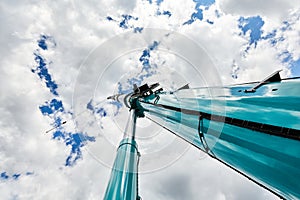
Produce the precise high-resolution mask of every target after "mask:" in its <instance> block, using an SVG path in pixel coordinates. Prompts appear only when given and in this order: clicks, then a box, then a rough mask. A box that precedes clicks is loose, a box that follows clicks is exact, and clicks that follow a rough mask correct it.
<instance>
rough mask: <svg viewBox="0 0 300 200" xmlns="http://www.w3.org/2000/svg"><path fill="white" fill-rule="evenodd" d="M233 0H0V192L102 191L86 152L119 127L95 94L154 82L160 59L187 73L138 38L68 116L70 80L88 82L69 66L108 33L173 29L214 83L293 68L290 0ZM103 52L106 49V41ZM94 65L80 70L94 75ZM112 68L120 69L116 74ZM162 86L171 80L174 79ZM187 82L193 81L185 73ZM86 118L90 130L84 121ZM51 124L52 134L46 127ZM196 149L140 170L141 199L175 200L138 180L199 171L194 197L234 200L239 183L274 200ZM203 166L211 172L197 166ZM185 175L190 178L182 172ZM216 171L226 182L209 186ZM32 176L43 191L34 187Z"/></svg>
mask: <svg viewBox="0 0 300 200" xmlns="http://www.w3.org/2000/svg"><path fill="white" fill-rule="evenodd" d="M234 2H235V1H233V0H220V1H215V0H189V1H182V2H181V1H170V0H157V1H155V0H136V1H132V2H130V3H129V2H128V3H124V2H121V1H118V0H115V1H111V2H105V1H103V2H97V3H95V2H94V1H86V2H79V1H66V2H60V3H59V2H56V3H55V2H35V1H32V2H31V1H29V2H28V3H26V4H25V3H19V4H16V5H14V4H13V3H11V2H10V1H3V2H1V3H0V10H1V13H3V15H2V16H1V17H0V20H1V22H2V24H3V26H4V27H5V28H4V29H3V30H1V31H0V35H1V37H0V38H1V39H0V41H1V44H3V45H1V47H0V49H1V53H2V55H3V59H2V60H1V73H0V74H1V75H0V80H1V81H2V82H1V87H0V88H1V94H4V95H2V97H1V98H0V101H1V107H0V110H1V112H0V113H1V121H0V141H1V142H0V143H1V145H0V146H1V147H0V162H1V164H0V198H1V199H35V198H36V199H39V198H42V197H49V198H55V199H65V198H66V197H67V199H68V198H70V199H74V198H79V199H94V198H96V197H99V196H102V195H103V192H104V190H105V186H106V183H107V180H108V175H109V168H107V165H109V164H107V163H104V164H103V163H102V164H101V161H97V158H95V157H96V156H94V155H93V154H97V153H99V154H100V153H103V152H104V154H105V151H106V150H105V149H101V144H102V143H101V142H102V138H105V137H106V135H103V133H108V132H109V133H110V134H109V136H107V138H108V140H112V141H113V142H112V143H118V141H119V138H120V137H121V134H122V130H118V129H117V125H115V123H116V122H115V121H114V120H116V119H118V120H121V121H124V123H125V121H126V120H127V115H126V114H124V111H123V110H122V109H124V107H123V106H122V105H120V104H119V103H116V102H109V101H108V102H104V103H103V102H101V100H102V99H105V98H106V97H107V94H109V93H110V92H111V91H115V92H128V91H130V90H131V87H130V86H131V85H132V84H134V83H136V84H138V85H140V84H142V83H145V82H147V81H150V82H151V81H155V80H157V79H158V77H159V76H161V74H162V71H164V70H166V69H164V67H165V68H167V70H170V71H172V72H174V71H175V72H177V73H179V74H182V75H184V74H185V73H188V66H184V65H183V62H182V63H181V62H177V60H176V59H175V57H174V55H166V56H163V53H164V52H163V51H161V50H160V47H161V40H162V38H161V37H157V38H155V37H154V38H155V39H153V40H150V41H148V40H147V39H145V43H144V44H142V45H141V46H140V48H138V49H135V50H134V51H133V52H131V53H124V58H120V59H121V60H122V59H123V60H122V61H124V62H123V63H124V65H123V66H119V70H115V71H113V72H111V73H110V74H108V75H105V76H107V77H106V79H105V80H107V83H101V81H100V83H101V84H104V85H105V84H107V85H109V86H108V87H106V89H105V90H103V91H102V90H101V91H97V92H94V96H89V97H87V99H89V100H88V101H87V102H84V103H83V105H81V107H80V108H79V110H80V112H75V110H74V105H73V103H74V102H73V101H74V98H76V97H74V96H73V95H74V91H75V89H76V88H75V87H76V84H78V83H79V82H80V81H82V82H80V83H82V84H84V83H86V84H89V82H88V81H86V82H85V81H84V80H89V73H86V74H84V75H83V76H82V77H83V78H84V79H83V80H79V79H78V74H80V73H83V72H82V71H81V70H82V69H83V68H84V67H82V65H81V64H82V63H89V62H88V61H89V55H90V54H91V52H93V50H95V49H96V48H98V47H99V46H100V47H101V44H103V42H105V41H109V39H111V38H113V37H114V36H116V35H119V34H122V33H130V34H132V35H134V34H136V35H138V34H142V33H143V31H145V30H146V29H147V28H154V29H164V30H167V31H169V32H170V34H172V32H178V33H180V34H183V35H185V36H187V37H188V38H190V39H191V40H193V41H195V43H197V44H198V45H199V46H201V47H202V48H203V49H205V51H206V52H207V54H208V55H209V57H210V59H212V61H213V63H214V65H215V67H216V70H218V72H219V78H220V80H221V81H222V83H223V84H231V83H237V82H244V81H254V80H260V79H261V78H264V77H265V76H266V75H268V74H270V73H272V72H273V71H275V70H277V69H283V74H284V76H285V77H293V76H300V37H299V32H300V26H299V24H300V23H299V22H300V7H299V6H298V5H299V4H297V1H296V0H295V1H294V0H293V1H290V2H286V1H283V0H282V1H280V0H277V1H275V2H274V3H272V2H270V1H266V2H261V1H259V2H258V1H253V3H249V2H246V1H245V2H244V3H243V2H240V3H234ZM257 5H260V6H257ZM297 6H298V7H297ZM28 10H30V11H31V12H28ZM62 19H63V20H62ZM163 37H166V38H167V37H168V34H167V35H164V36H163ZM128 41H129V40H128ZM122 42H126V39H124V41H122ZM120 45H122V44H120ZM182 45H183V48H184V44H182ZM133 46H134V45H133ZM121 48H122V47H120V49H121ZM110 51H114V49H107V52H108V53H109V52H110ZM194 53H195V52H191V55H194ZM197 56H203V55H197ZM180 64H182V66H177V65H180ZM92 66H94V65H92V64H91V68H92ZM98 67H99V68H101V69H104V68H105V67H107V66H101V64H99V66H98ZM97 69H98V68H95V69H91V72H93V70H94V72H95V73H98V72H97ZM124 74H125V77H128V78H126V80H125V81H124V79H122V77H123V76H124ZM99 77H100V75H99ZM100 78H101V77H100ZM100 78H99V80H100ZM166 79H167V78H166ZM112 80H119V81H114V82H110V81H112ZM173 82H174V83H173ZM173 82H172V84H171V85H172V86H174V87H175V86H177V85H176V81H173ZM190 83H191V85H193V86H199V85H198V84H199V83H198V82H197V81H196V80H190ZM95 84H96V83H95ZM97 84H98V83H97ZM178 84H179V83H178ZM87 87H88V88H89V87H90V88H97V86H96V85H92V86H89V85H87ZM95 90H96V89H95ZM75 100H76V99H75ZM82 113H83V114H82ZM79 115H81V116H80V117H78V116H79ZM85 117H86V121H84V124H85V125H84V128H82V127H79V126H78V124H79V123H82V122H79V121H78V120H79V119H81V120H82V119H83V118H85ZM65 122H67V123H65ZM120 123H121V124H122V123H123V122H120ZM124 123H123V124H124ZM143 123H144V124H146V125H147V122H142V124H143ZM95 124H96V126H95V127H97V128H91V127H94V125H95ZM99 124H100V125H99ZM146 125H145V126H146ZM51 128H54V129H53V131H50V132H49V133H47V134H46V133H45V132H46V131H47V130H49V129H51ZM123 128H124V127H123ZM121 129H122V128H121ZM170 138H172V137H171V136H170ZM151 142H153V141H151ZM148 145H149V146H144V147H143V146H142V147H141V148H142V151H145V152H147V151H154V149H151V148H153V147H152V146H151V143H150V141H149V143H148ZM97 151H98V152H97ZM95 152H96V153H95ZM105 155H106V154H105ZM107 155H108V156H109V153H107ZM198 155H199V153H198V152H197V151H196V150H193V149H189V151H188V152H187V153H186V154H184V156H183V158H182V159H179V160H178V161H177V162H176V163H175V164H174V165H172V166H171V167H169V168H168V167H166V168H165V169H163V170H160V171H158V172H153V174H151V175H149V174H145V175H142V177H141V179H143V178H144V179H143V180H142V181H141V188H142V189H141V190H142V195H143V198H145V199H154V198H155V199H176V198H179V199H183V198H185V196H180V195H179V196H178V195H177V196H178V197H175V196H172V193H173V192H174V189H172V188H168V189H167V191H162V190H161V189H160V188H158V187H156V186H155V185H154V186H151V185H150V184H149V183H147V181H149V182H150V181H151V182H152V181H157V182H158V185H161V184H162V183H164V184H170V183H171V182H172V181H173V180H172V177H179V178H178V179H175V180H177V182H178V183H179V182H181V180H186V181H187V182H188V183H189V184H203V183H201V180H202V179H209V181H208V182H210V184H211V185H217V186H218V187H217V188H216V187H208V186H207V185H205V184H203V187H204V188H207V190H208V191H210V192H206V194H205V195H204V196H203V198H206V199H241V198H243V197H244V196H245V194H249V191H250V192H252V193H253V194H254V195H256V196H255V199H266V198H268V199H272V198H275V199H276V197H274V196H272V195H271V194H269V193H268V192H266V191H264V190H263V189H261V188H259V187H258V186H255V185H253V183H249V181H247V180H245V179H244V178H243V177H240V176H239V175H236V174H234V173H232V172H231V171H230V170H229V169H224V167H223V166H221V165H219V164H218V163H215V162H214V161H212V160H210V159H209V158H206V159H204V160H199V159H198V158H197V156H198ZM110 156H112V155H110ZM195 160H196V161H195ZM185 163H188V164H185ZM189 165H190V166H189ZM210 168H211V169H214V170H215V172H212V171H210V172H207V173H204V171H207V170H209V169H210ZM186 171H190V172H186ZM195 174H197V176H199V179H197V180H196V179H195V178H191V177H193V176H195ZM80 176H81V177H80ZM51 177H53V181H52V180H51ZM79 177H80V178H79ZM154 177H155V178H156V179H157V180H154ZM224 178H226V179H227V180H228V182H229V183H228V185H222V184H219V183H220V182H222V181H223V180H224ZM44 183H48V184H49V187H41V185H43V184H44ZM89 184H90V187H87V186H88V185H89ZM143 187H144V189H143ZM62 188H66V190H64V189H62ZM145 188H147V189H145ZM28 191H31V192H30V194H28ZM53 191H54V192H53ZM74 191H77V192H74ZM82 191H83V192H82ZM188 191H189V193H188V194H185V193H184V194H185V195H187V196H188V197H189V198H190V199H198V198H197V196H195V195H196V193H197V191H198V189H197V188H196V187H193V186H191V188H189V190H188ZM55 194H56V195H57V196H55ZM174 194H175V192H174ZM40 195H44V196H40ZM182 195H183V194H182Z"/></svg>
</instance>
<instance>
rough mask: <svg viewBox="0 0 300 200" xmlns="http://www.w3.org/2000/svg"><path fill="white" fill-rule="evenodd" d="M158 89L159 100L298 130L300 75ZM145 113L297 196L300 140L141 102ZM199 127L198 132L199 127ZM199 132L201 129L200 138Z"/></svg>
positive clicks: (253, 176)
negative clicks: (274, 80) (264, 81)
mask: <svg viewBox="0 0 300 200" xmlns="http://www.w3.org/2000/svg"><path fill="white" fill-rule="evenodd" d="M252 87H253V84H246V85H236V86H230V87H223V88H218V87H216V88H198V89H188V90H181V91H178V92H175V93H172V94H168V93H165V94H161V95H160V100H159V101H158V104H160V105H168V106H174V107H179V108H184V109H190V110H194V111H201V112H205V113H209V114H213V115H218V116H224V117H231V118H236V119H241V120H245V121H251V122H255V123H262V124H269V125H272V126H278V127H285V128H290V129H293V130H296V132H297V131H299V129H300V89H299V88H300V80H299V79H295V80H289V81H282V82H278V83H270V84H266V85H263V86H261V87H260V88H259V89H257V91H256V92H255V93H245V92H244V90H246V89H250V88H252ZM141 105H142V106H143V107H144V108H145V109H146V110H147V117H149V118H150V119H152V120H154V121H155V122H158V123H160V124H164V126H165V127H166V128H168V129H169V130H171V131H173V132H174V133H175V134H176V135H178V136H180V137H182V138H183V139H185V140H186V141H188V142H190V143H191V144H193V145H194V146H196V147H198V148H199V149H201V150H203V151H206V150H205V144H206V143H207V145H208V147H209V151H208V153H209V154H210V155H211V156H212V157H216V158H217V159H219V160H220V161H222V162H224V163H226V164H227V165H229V166H231V167H232V168H234V169H236V170H238V171H239V172H241V173H242V174H244V175H245V176H247V177H250V178H251V179H252V180H254V181H255V182H256V183H258V184H261V185H262V186H264V187H266V188H268V189H269V190H271V191H272V192H274V193H276V194H277V195H278V196H280V197H282V198H286V199H300V184H299V180H300V141H299V140H297V139H289V138H285V137H281V136H276V135H272V134H267V133H264V132H260V131H257V130H256V131H254V130H251V129H249V128H243V127H239V126H235V125H232V124H228V123H224V122H222V120H221V121H214V120H210V119H201V123H200V129H199V116H196V115H192V114H188V113H182V112H180V111H175V110H171V109H167V108H163V107H158V106H156V105H154V104H148V103H141ZM199 130H200V131H199ZM199 132H201V133H203V138H202V139H203V140H204V142H203V141H202V142H201V140H200V135H201V134H199Z"/></svg>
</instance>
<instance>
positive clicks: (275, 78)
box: [245, 69, 282, 93]
mask: <svg viewBox="0 0 300 200" xmlns="http://www.w3.org/2000/svg"><path fill="white" fill-rule="evenodd" d="M281 71H282V69H281V70H277V71H276V72H274V73H272V74H271V75H270V76H268V77H267V78H265V79H264V80H262V81H261V82H259V83H258V84H257V85H255V86H254V87H252V88H251V89H248V90H245V93H254V92H256V90H257V89H258V88H259V87H261V86H263V85H265V84H268V83H273V82H280V81H281V77H280V74H279V72H281Z"/></svg>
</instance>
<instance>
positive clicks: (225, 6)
mask: <svg viewBox="0 0 300 200" xmlns="http://www.w3.org/2000/svg"><path fill="white" fill-rule="evenodd" d="M218 3H219V4H220V8H221V9H222V10H223V11H224V12H225V13H227V14H234V15H240V16H257V15H260V16H263V17H268V18H269V19H271V20H273V21H274V22H277V23H281V22H282V21H284V20H285V19H286V18H287V17H288V16H289V14H290V12H291V11H292V10H293V9H294V8H295V7H297V5H299V1H298V0H290V1H284V0H265V1H259V2H258V1H251V0H241V1H234V0H220V1H218Z"/></svg>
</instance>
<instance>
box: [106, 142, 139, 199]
mask: <svg viewBox="0 0 300 200" xmlns="http://www.w3.org/2000/svg"><path fill="white" fill-rule="evenodd" d="M138 159H139V153H138V149H137V143H136V141H135V140H134V139H133V138H125V139H123V140H122V141H121V143H120V145H119V148H118V151H117V156H116V158H115V162H114V165H113V169H112V172H111V176H110V180H109V183H108V186H107V189H106V193H105V196H104V198H103V199H104V200H112V199H113V200H136V199H137V196H138V194H137V166H138Z"/></svg>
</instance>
